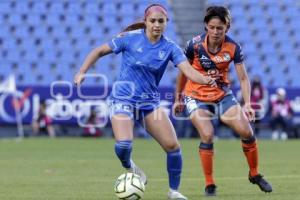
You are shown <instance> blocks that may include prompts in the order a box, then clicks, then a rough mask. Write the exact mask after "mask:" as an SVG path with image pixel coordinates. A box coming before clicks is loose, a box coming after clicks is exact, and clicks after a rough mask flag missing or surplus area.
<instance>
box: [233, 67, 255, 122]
mask: <svg viewBox="0 0 300 200" xmlns="http://www.w3.org/2000/svg"><path fill="white" fill-rule="evenodd" d="M235 69H236V72H237V75H238V78H239V81H240V85H241V92H242V97H243V100H244V102H245V105H244V111H245V114H246V115H247V117H248V120H249V121H253V120H254V118H255V112H254V110H253V109H252V107H251V102H250V96H251V86H250V81H249V78H248V75H247V72H246V69H245V65H244V63H243V62H242V63H237V64H235Z"/></svg>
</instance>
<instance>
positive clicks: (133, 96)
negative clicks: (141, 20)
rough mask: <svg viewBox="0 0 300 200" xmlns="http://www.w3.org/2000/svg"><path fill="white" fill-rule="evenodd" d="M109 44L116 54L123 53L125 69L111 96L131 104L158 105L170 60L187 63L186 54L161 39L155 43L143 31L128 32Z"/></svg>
mask: <svg viewBox="0 0 300 200" xmlns="http://www.w3.org/2000/svg"><path fill="white" fill-rule="evenodd" d="M108 45H109V46H110V47H111V49H112V50H113V52H114V53H116V54H118V53H120V52H122V66H121V70H120V74H119V76H118V79H117V82H116V83H114V87H113V91H112V93H111V95H110V97H111V98H112V99H117V100H122V101H127V102H130V103H158V102H159V95H158V94H159V93H158V85H159V82H160V80H161V78H162V75H163V73H164V72H165V69H166V67H167V64H168V62H169V61H172V62H173V63H174V64H175V65H177V64H179V63H181V62H183V61H185V60H186V59H187V58H186V57H185V55H184V53H183V51H182V50H181V48H180V47H179V46H177V45H176V44H175V43H174V42H173V41H171V40H170V39H168V38H166V37H164V36H162V37H161V39H160V40H159V41H158V42H156V43H155V44H152V43H151V42H150V41H149V39H148V38H147V36H146V34H145V32H144V30H143V29H139V30H135V31H130V32H125V33H122V34H121V35H119V36H118V37H116V38H113V39H112V40H111V41H110V42H109V43H108Z"/></svg>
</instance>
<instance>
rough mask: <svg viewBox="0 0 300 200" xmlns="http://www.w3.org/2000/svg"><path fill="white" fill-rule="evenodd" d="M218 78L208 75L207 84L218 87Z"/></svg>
mask: <svg viewBox="0 0 300 200" xmlns="http://www.w3.org/2000/svg"><path fill="white" fill-rule="evenodd" d="M216 79H217V78H212V77H211V76H206V77H205V82H206V84H207V85H210V86H211V87H217V86H218V84H217V82H216Z"/></svg>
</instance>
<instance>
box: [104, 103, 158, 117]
mask: <svg viewBox="0 0 300 200" xmlns="http://www.w3.org/2000/svg"><path fill="white" fill-rule="evenodd" d="M158 106H159V105H158V103H157V104H147V105H134V104H132V103H130V102H127V101H121V100H115V99H114V100H111V101H109V116H110V119H111V118H112V116H114V115H116V114H125V115H128V116H129V117H130V118H131V119H132V120H136V121H140V120H142V119H143V118H144V117H146V116H147V115H148V114H150V113H151V112H153V111H154V110H156V109H157V108H158Z"/></svg>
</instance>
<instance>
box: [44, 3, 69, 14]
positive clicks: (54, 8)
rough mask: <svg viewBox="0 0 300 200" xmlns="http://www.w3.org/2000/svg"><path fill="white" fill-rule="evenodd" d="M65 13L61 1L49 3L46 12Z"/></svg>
mask: <svg viewBox="0 0 300 200" xmlns="http://www.w3.org/2000/svg"><path fill="white" fill-rule="evenodd" d="M65 11H66V10H65V8H64V5H63V1H54V2H51V6H50V8H49V10H48V12H51V14H63V13H65Z"/></svg>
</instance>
